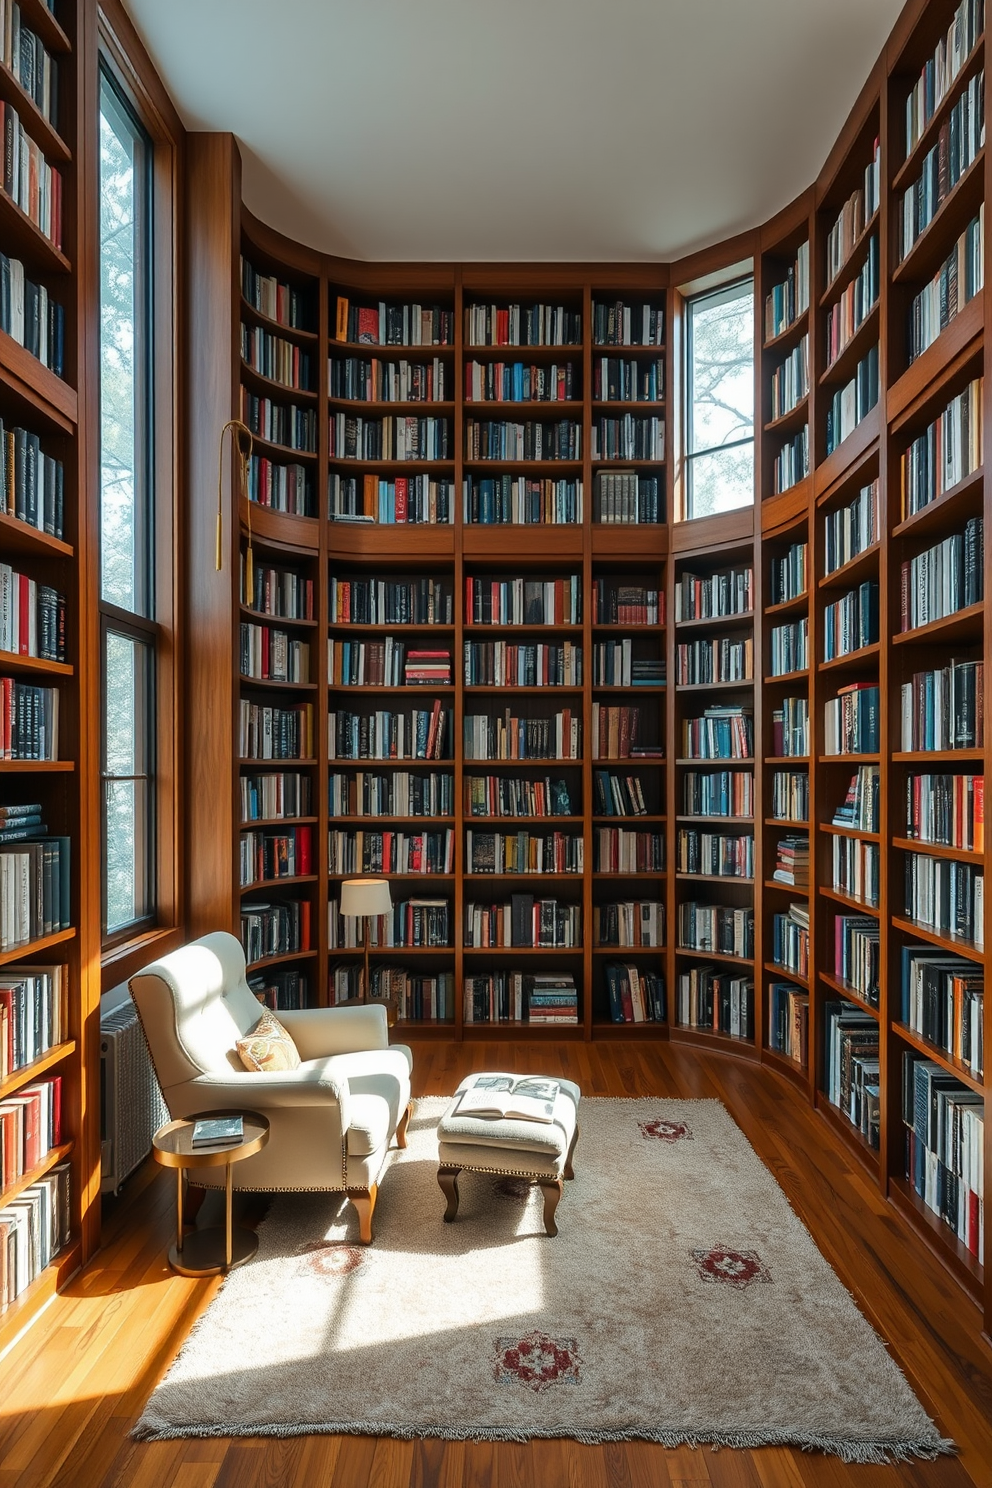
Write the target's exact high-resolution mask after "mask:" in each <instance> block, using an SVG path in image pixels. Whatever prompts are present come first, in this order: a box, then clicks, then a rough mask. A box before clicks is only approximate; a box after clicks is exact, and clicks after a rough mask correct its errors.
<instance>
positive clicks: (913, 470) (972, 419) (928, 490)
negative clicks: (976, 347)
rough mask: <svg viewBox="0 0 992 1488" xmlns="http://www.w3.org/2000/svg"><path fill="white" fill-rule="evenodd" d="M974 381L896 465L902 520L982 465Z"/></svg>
mask: <svg viewBox="0 0 992 1488" xmlns="http://www.w3.org/2000/svg"><path fill="white" fill-rule="evenodd" d="M984 388H985V379H984V378H983V377H976V378H974V379H973V380H972V381H971V382H969V383H968V386H967V387H966V388H963V389H962V391H961V392H960V393H958V394H957V396H956V397H954V398H952V399H951V401H950V402H949V403H948V405H947V407H946V408H945V409H944V411H943V412H942V413H941V415H940V417H939V418H937V419H935V420H934V422H933V423H932V424H929V425H928V426H927V428H926V429H924V431H923V433H922V434H919V435H917V437H916V438H915V439H914V440H913V442H912V444H910V445H909V447H908V448H907V449H906V450H905V451H904V453H903V456H902V459H901V461H900V463H899V475H900V482H901V487H900V489H901V496H902V516H903V520H905V519H906V517H911V516H913V515H914V514H915V513H916V512H918V511H922V510H923V508H924V507H925V506H929V505H930V503H931V501H936V500H937V498H938V497H939V496H943V494H944V492H945V491H949V490H950V488H951V487H952V486H956V485H957V484H958V482H959V481H962V480H964V478H965V476H967V475H970V474H971V473H972V471H973V470H977V469H978V467H979V466H980V465H981V463H982V397H983V392H984Z"/></svg>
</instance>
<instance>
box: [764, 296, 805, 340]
mask: <svg viewBox="0 0 992 1488" xmlns="http://www.w3.org/2000/svg"><path fill="white" fill-rule="evenodd" d="M808 323H809V308H808V307H807V308H806V309H805V310H800V312H799V314H798V315H797V316H796V318H795V320H791V321H790V322H789V324H788V325H787V326H784V327H783V328H782V330H780V331H779V332H778V334H777V335H776V336H772V337H770V338H769V339H768V340H767V341H763V342H762V346H761V349H762V351H778V350H779V348H780V347H782V346H784V345H785V344H786V343H787V342H788V341H791V340H792V338H793V337H795V338H796V339H797V340H798V339H799V332H800V331H802V330H804V329H805V327H806V326H807V325H808Z"/></svg>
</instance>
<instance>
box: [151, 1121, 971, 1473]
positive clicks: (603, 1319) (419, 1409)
mask: <svg viewBox="0 0 992 1488" xmlns="http://www.w3.org/2000/svg"><path fill="white" fill-rule="evenodd" d="M447 1104H448V1102H447V1101H446V1100H443V1099H440V1098H431V1099H426V1100H419V1101H417V1103H416V1111H415V1115H414V1119H413V1121H412V1122H411V1125H410V1145H409V1147H408V1149H407V1150H406V1151H405V1152H398V1153H396V1155H395V1158H394V1160H393V1162H392V1166H391V1167H390V1169H389V1171H388V1173H387V1174H386V1175H385V1179H384V1182H383V1184H382V1186H381V1188H380V1194H379V1203H378V1208H377V1210H376V1240H375V1243H374V1245H372V1246H371V1247H365V1246H361V1245H358V1244H356V1240H357V1227H356V1221H355V1217H354V1212H353V1210H352V1209H351V1207H350V1205H345V1204H344V1202H343V1201H342V1196H341V1195H336V1194H329V1195H320V1194H281V1195H279V1196H277V1197H276V1198H275V1200H274V1201H273V1204H272V1208H271V1211H270V1213H269V1216H268V1218H267V1219H266V1220H265V1221H264V1223H263V1225H262V1227H261V1230H260V1233H259V1239H260V1244H259V1251H258V1255H257V1257H256V1259H255V1260H254V1261H253V1262H252V1263H251V1264H250V1265H248V1266H245V1267H244V1268H243V1269H242V1270H239V1271H236V1272H234V1273H233V1274H232V1275H231V1276H230V1277H229V1278H228V1280H227V1282H226V1283H225V1285H224V1287H223V1289H222V1291H221V1292H220V1294H219V1295H218V1296H217V1298H216V1299H215V1300H214V1302H213V1303H212V1304H211V1305H210V1307H209V1308H208V1310H207V1312H206V1313H205V1314H204V1316H203V1317H202V1319H201V1320H200V1321H199V1323H198V1324H197V1325H196V1327H195V1328H194V1330H193V1332H192V1333H191V1335H190V1337H189V1339H188V1341H187V1342H186V1344H185V1345H184V1347H183V1349H182V1351H181V1353H180V1355H179V1357H178V1359H177V1360H176V1362H175V1363H174V1364H173V1366H172V1368H171V1369H170V1370H169V1372H168V1374H167V1375H166V1377H165V1379H164V1380H163V1382H162V1383H161V1384H160V1385H159V1386H158V1387H157V1389H156V1390H155V1391H154V1393H153V1395H152V1397H151V1399H150V1401H149V1403H148V1406H147V1408H146V1410H145V1412H144V1414H143V1415H142V1417H141V1420H140V1421H139V1422H138V1425H137V1426H136V1428H135V1432H134V1434H135V1436H136V1437H138V1438H143V1439H149V1440H150V1439H157V1438H164V1437H198V1436H291V1435H297V1434H301V1433H310V1432H347V1433H357V1434H368V1435H375V1436H399V1437H405V1438H409V1437H443V1438H450V1439H459V1438H470V1439H482V1440H506V1441H526V1440H527V1439H528V1438H530V1437H556V1436H561V1437H570V1438H573V1439H575V1440H577V1441H580V1442H603V1441H617V1440H625V1439H629V1438H641V1439H645V1440H648V1441H655V1442H660V1443H662V1444H664V1445H667V1446H677V1445H682V1444H686V1443H690V1444H693V1445H695V1444H699V1443H713V1444H719V1445H725V1446H739V1447H758V1446H765V1445H787V1446H795V1447H802V1448H814V1449H815V1448H819V1449H822V1450H823V1451H826V1452H832V1453H835V1454H836V1455H837V1456H839V1457H841V1458H843V1459H844V1461H845V1462H878V1463H881V1462H886V1461H891V1460H893V1459H901V1458H909V1457H913V1456H917V1457H924V1458H932V1457H935V1456H936V1455H937V1454H938V1453H941V1452H947V1451H952V1450H953V1443H951V1442H949V1441H947V1440H945V1439H943V1438H942V1437H941V1436H940V1435H939V1433H938V1432H937V1429H936V1427H935V1426H934V1424H933V1423H932V1422H931V1421H930V1419H929V1418H928V1417H927V1415H926V1413H925V1412H924V1411H923V1409H922V1407H921V1406H920V1404H919V1402H918V1401H917V1399H916V1397H915V1396H914V1394H913V1392H912V1390H911V1389H910V1387H909V1385H908V1384H907V1382H906V1380H905V1379H904V1377H903V1375H902V1374H901V1372H900V1371H899V1369H898V1368H897V1366H896V1365H895V1363H894V1362H893V1361H892V1359H891V1358H890V1357H889V1355H888V1353H887V1352H886V1349H885V1347H884V1345H883V1343H882V1341H881V1339H880V1338H879V1337H878V1335H877V1334H876V1333H875V1332H874V1330H873V1329H872V1328H871V1327H870V1325H869V1324H868V1322H867V1321H866V1320H865V1319H864V1317H862V1315H861V1313H860V1312H859V1311H858V1309H857V1307H856V1306H855V1304H854V1302H853V1301H852V1299H851V1297H850V1296H849V1295H848V1293H847V1292H846V1291H845V1289H844V1288H843V1286H842V1285H841V1283H840V1282H839V1280H838V1279H837V1277H836V1276H835V1275H834V1273H833V1271H832V1270H831V1269H830V1267H829V1266H828V1265H827V1263H826V1261H825V1260H824V1259H823V1257H822V1256H821V1255H820V1253H819V1251H818V1250H817V1249H816V1247H815V1245H814V1244H813V1242H812V1239H811V1238H810V1236H809V1234H808V1232H807V1230H806V1229H805V1227H804V1226H803V1225H802V1224H801V1223H800V1221H799V1220H798V1219H797V1218H796V1216H795V1215H794V1214H793V1212H792V1210H791V1209H790V1207H789V1205H788V1202H787V1201H786V1198H785V1195H784V1194H783V1193H782V1190H781V1189H780V1188H779V1187H778V1184H777V1183H776V1182H775V1180H774V1179H773V1178H772V1176H771V1174H770V1173H769V1172H768V1170H767V1169H766V1168H765V1167H764V1165H763V1164H762V1163H761V1162H760V1161H759V1160H758V1158H757V1157H756V1155H755V1153H754V1152H753V1150H752V1149H751V1147H750V1145H749V1144H748V1142H747V1141H746V1139H745V1137H744V1136H743V1134H742V1133H741V1132H740V1130H739V1129H738V1128H737V1126H736V1125H735V1124H734V1122H733V1120H732V1119H731V1117H730V1115H729V1114H728V1112H727V1111H726V1110H725V1109H724V1107H723V1106H722V1105H721V1104H720V1102H719V1101H714V1100H696V1101H693V1100H688V1101H682V1100H653V1099H652V1100H595V1099H593V1100H584V1101H583V1102H582V1105H581V1107H580V1111H579V1118H580V1125H581V1136H580V1138H579V1144H578V1148H577V1151H576V1158H575V1179H574V1181H573V1182H571V1183H567V1184H566V1185H565V1194H564V1197H563V1199H562V1202H561V1205H560V1206H559V1209H558V1215H557V1219H558V1229H559V1233H558V1237H557V1239H549V1238H548V1237H547V1236H546V1235H545V1233H544V1227H543V1223H542V1203H541V1193H540V1189H533V1190H532V1189H531V1188H530V1187H529V1186H528V1185H527V1184H526V1183H524V1182H522V1181H521V1180H519V1179H505V1178H504V1179H499V1178H492V1177H487V1176H484V1175H481V1174H469V1173H463V1174H462V1177H461V1180H460V1184H461V1194H462V1199H461V1208H460V1211H459V1216H458V1219H457V1221H456V1222H455V1223H454V1224H450V1225H448V1224H444V1223H443V1222H442V1219H441V1216H442V1214H443V1212H444V1199H443V1197H442V1194H441V1191H440V1189H439V1188H438V1185H437V1181H436V1177H435V1174H436V1168H437V1139H436V1136H435V1130H434V1129H435V1126H436V1124H437V1121H438V1119H439V1117H440V1116H441V1114H442V1113H443V1111H444V1110H445V1108H446V1106H447Z"/></svg>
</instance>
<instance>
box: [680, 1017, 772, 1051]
mask: <svg viewBox="0 0 992 1488" xmlns="http://www.w3.org/2000/svg"><path fill="white" fill-rule="evenodd" d="M669 1037H670V1038H671V1039H672V1041H673V1042H676V1043H678V1042H685V1043H705V1044H706V1045H708V1046H712V1047H713V1048H714V1049H721V1050H722V1051H723V1052H724V1053H726V1054H737V1055H740V1054H741V1053H746V1054H748V1055H750V1056H751V1057H754V1056H755V1055H756V1053H757V1050H756V1048H755V1043H754V1039H748V1038H743V1037H741V1038H737V1037H734V1035H733V1034H729V1033H720V1032H719V1031H718V1030H717V1029H715V1028H702V1027H699V1026H697V1025H695V1024H691V1023H673V1024H672V1025H671V1033H670V1035H669Z"/></svg>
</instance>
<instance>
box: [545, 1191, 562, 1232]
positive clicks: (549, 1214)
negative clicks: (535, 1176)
mask: <svg viewBox="0 0 992 1488" xmlns="http://www.w3.org/2000/svg"><path fill="white" fill-rule="evenodd" d="M541 1189H542V1190H543V1193H544V1229H545V1233H546V1234H548V1235H557V1233H558V1226H557V1225H556V1224H555V1210H556V1209H557V1208H558V1200H559V1199H560V1198H561V1190H562V1182H561V1179H560V1178H542V1179H541Z"/></svg>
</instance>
